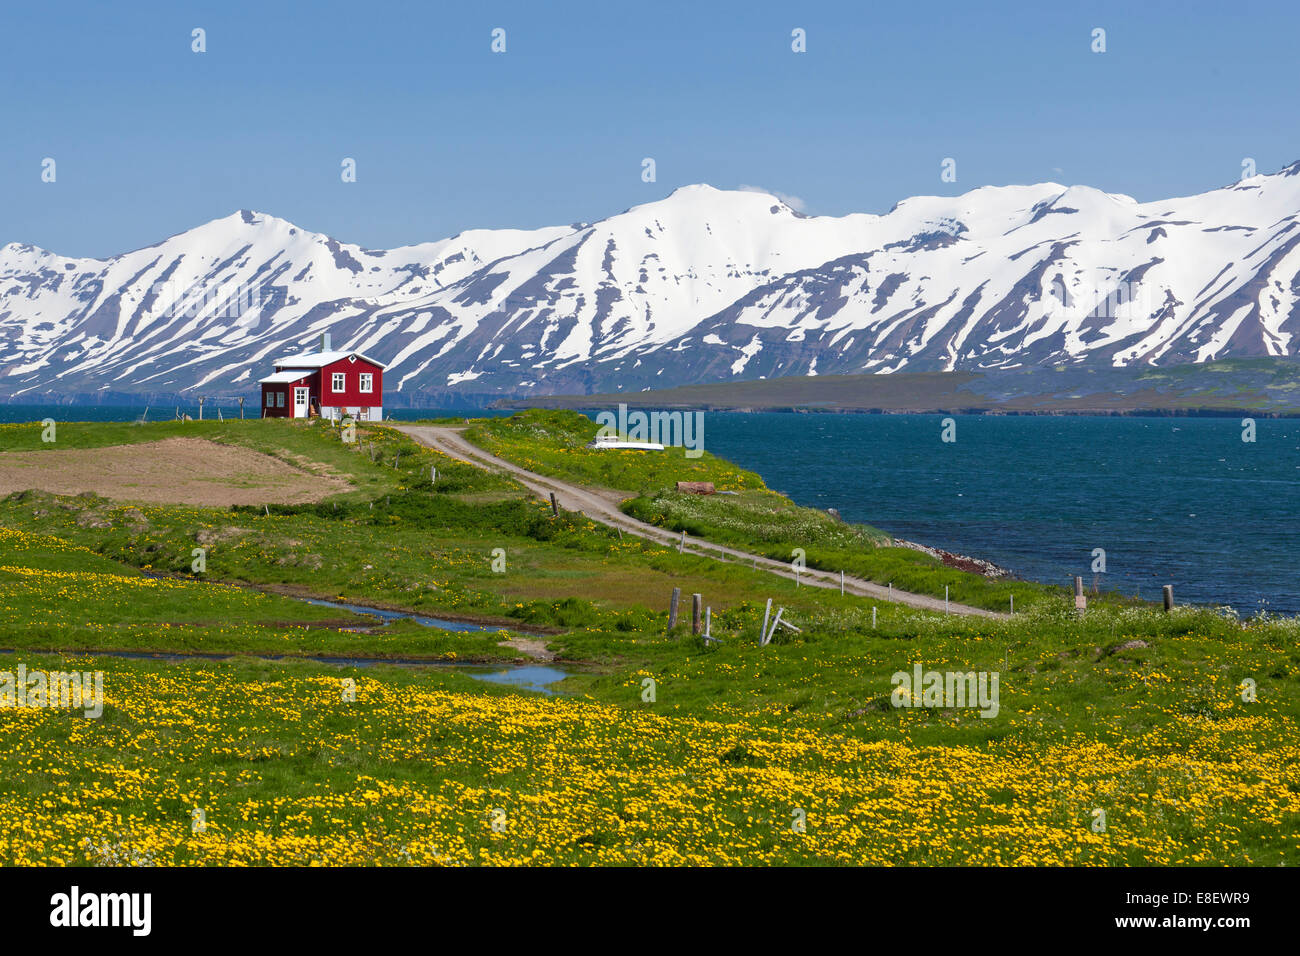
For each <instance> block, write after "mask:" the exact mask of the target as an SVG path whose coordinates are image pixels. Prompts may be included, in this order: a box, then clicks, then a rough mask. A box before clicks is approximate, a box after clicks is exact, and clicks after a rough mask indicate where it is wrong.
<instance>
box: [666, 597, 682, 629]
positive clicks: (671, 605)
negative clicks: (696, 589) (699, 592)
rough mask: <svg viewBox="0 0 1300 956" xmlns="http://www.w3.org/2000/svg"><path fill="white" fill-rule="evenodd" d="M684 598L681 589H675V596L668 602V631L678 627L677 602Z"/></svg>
mask: <svg viewBox="0 0 1300 956" xmlns="http://www.w3.org/2000/svg"><path fill="white" fill-rule="evenodd" d="M681 596H682V589H681V588H673V596H672V597H671V598H670V599H669V601H668V630H670V631H671V630H672V629H673V628H674V627H676V626H677V601H678V600H679V599H680V598H681Z"/></svg>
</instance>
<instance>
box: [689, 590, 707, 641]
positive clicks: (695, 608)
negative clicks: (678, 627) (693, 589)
mask: <svg viewBox="0 0 1300 956" xmlns="http://www.w3.org/2000/svg"><path fill="white" fill-rule="evenodd" d="M703 606H704V598H703V597H702V596H701V595H699V594H692V595H691V633H692V634H699V633H700V609H701V608H702V607H703Z"/></svg>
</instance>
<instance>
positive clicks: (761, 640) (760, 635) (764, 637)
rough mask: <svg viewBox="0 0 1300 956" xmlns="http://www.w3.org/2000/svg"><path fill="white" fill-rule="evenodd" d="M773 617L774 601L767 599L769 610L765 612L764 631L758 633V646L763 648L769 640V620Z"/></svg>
mask: <svg viewBox="0 0 1300 956" xmlns="http://www.w3.org/2000/svg"><path fill="white" fill-rule="evenodd" d="M771 616H772V599H771V598H768V599H767V610H766V611H764V612H763V629H762V630H761V631H759V632H758V646H759V647H762V646H763V644H764V643H765V642H766V640H767V619H768V618H769V617H771Z"/></svg>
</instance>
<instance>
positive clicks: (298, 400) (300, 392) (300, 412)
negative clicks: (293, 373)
mask: <svg viewBox="0 0 1300 956" xmlns="http://www.w3.org/2000/svg"><path fill="white" fill-rule="evenodd" d="M293 417H294V418H306V417H307V389H305V388H295V389H294V390H293Z"/></svg>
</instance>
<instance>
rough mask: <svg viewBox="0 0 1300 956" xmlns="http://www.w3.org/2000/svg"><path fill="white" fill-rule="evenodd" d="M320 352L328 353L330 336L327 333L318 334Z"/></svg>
mask: <svg viewBox="0 0 1300 956" xmlns="http://www.w3.org/2000/svg"><path fill="white" fill-rule="evenodd" d="M320 350H321V351H322V352H328V351H329V350H330V334H329V333H328V332H322V333H321V334H320Z"/></svg>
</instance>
